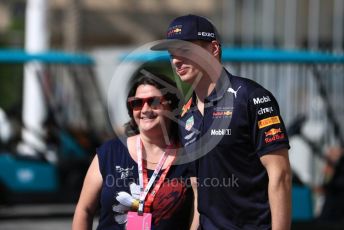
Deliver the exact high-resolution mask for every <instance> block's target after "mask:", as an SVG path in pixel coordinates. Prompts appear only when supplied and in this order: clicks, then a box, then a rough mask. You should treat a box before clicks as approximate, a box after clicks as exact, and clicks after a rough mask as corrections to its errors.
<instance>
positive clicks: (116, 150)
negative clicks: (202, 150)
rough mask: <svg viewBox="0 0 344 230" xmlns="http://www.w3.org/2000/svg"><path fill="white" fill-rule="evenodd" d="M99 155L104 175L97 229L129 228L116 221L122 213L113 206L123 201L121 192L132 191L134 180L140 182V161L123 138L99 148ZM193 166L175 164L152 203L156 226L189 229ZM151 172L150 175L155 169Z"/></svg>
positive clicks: (191, 208) (153, 222) (159, 227)
mask: <svg viewBox="0 0 344 230" xmlns="http://www.w3.org/2000/svg"><path fill="white" fill-rule="evenodd" d="M125 143H126V139H125ZM97 155H98V159H99V169H100V172H101V174H102V177H103V185H102V189H101V196H100V205H101V209H100V218H99V225H98V228H97V229H112V230H114V229H125V224H120V223H118V222H117V221H116V216H117V217H118V215H121V213H117V212H115V211H113V206H114V205H118V204H119V202H118V201H117V200H116V195H117V193H118V192H121V191H124V192H127V193H128V194H130V188H129V185H130V184H131V183H133V182H135V183H136V184H139V179H138V169H137V163H136V162H135V161H134V160H133V159H132V158H131V156H130V154H129V152H128V148H127V146H125V145H124V144H123V143H122V142H121V140H120V139H112V140H110V141H108V142H106V143H104V144H103V145H102V146H101V147H99V148H98V149H97ZM189 168H190V166H189V165H188V164H183V165H172V166H171V168H170V170H169V172H168V173H167V175H166V178H165V181H164V183H163V184H162V185H161V187H160V189H159V191H158V192H157V194H156V196H155V199H154V201H153V203H152V205H151V213H152V217H153V219H152V229H154V230H158V229H164V230H168V229H171V230H172V229H174V230H175V229H180V230H183V229H189V227H190V222H191V215H192V210H193V206H192V204H193V193H192V188H191V185H190V180H189V176H190V175H191V172H190V170H189ZM147 171H148V177H150V176H151V175H152V173H153V170H147ZM162 171H163V170H162ZM160 174H161V173H160ZM159 176H160V175H159ZM158 178H159V177H158ZM158 178H157V179H156V181H157V180H158ZM124 215H125V214H124Z"/></svg>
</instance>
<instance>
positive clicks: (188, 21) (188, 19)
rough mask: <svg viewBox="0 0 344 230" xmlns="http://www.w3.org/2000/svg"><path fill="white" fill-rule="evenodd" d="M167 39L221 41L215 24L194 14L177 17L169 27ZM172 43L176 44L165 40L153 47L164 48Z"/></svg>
mask: <svg viewBox="0 0 344 230" xmlns="http://www.w3.org/2000/svg"><path fill="white" fill-rule="evenodd" d="M166 39H167V40H184V41H194V40H203V41H209V42H211V41H213V40H217V41H218V42H219V43H220V37H219V34H218V32H217V30H216V28H215V26H214V25H213V24H212V23H211V22H210V21H209V20H208V19H207V18H205V17H201V16H197V15H192V14H189V15H185V16H180V17H178V18H175V19H174V20H173V21H172V22H171V24H170V26H169V27H168V30H167V34H166ZM172 44H175V42H172V41H165V42H161V43H159V44H157V45H155V46H153V47H152V48H151V49H152V50H164V49H167V48H168V47H170V45H172Z"/></svg>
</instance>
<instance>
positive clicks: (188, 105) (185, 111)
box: [180, 98, 192, 117]
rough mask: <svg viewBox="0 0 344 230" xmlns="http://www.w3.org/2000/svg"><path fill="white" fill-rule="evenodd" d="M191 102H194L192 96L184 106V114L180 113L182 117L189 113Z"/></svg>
mask: <svg viewBox="0 0 344 230" xmlns="http://www.w3.org/2000/svg"><path fill="white" fill-rule="evenodd" d="M191 104H192V98H190V100H189V101H188V102H187V103H186V104H185V105H184V106H183V108H182V114H181V115H180V116H181V117H183V116H184V115H185V114H186V113H187V111H189V109H190V108H191Z"/></svg>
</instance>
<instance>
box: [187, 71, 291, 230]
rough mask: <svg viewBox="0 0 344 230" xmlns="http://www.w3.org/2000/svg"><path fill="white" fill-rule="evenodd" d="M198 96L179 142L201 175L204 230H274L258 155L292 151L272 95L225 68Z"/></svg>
mask: <svg viewBox="0 0 344 230" xmlns="http://www.w3.org/2000/svg"><path fill="white" fill-rule="evenodd" d="M195 102H196V97H195V95H194V96H193V98H191V99H190V101H189V102H188V103H187V104H186V105H185V106H184V108H183V113H182V115H181V118H180V124H181V127H180V134H181V141H182V144H183V146H184V148H185V152H186V154H189V155H190V159H196V158H197V160H196V161H194V165H195V173H196V175H197V177H198V209H199V212H200V215H201V219H200V222H201V226H202V228H204V229H241V230H242V229H270V228H271V214H270V206H269V202H268V175H267V171H266V169H265V168H264V166H263V165H262V163H261V162H260V157H261V156H263V155H265V154H269V153H270V152H272V151H275V150H278V149H281V148H289V143H288V137H287V133H286V129H285V126H284V124H283V120H282V118H281V116H280V111H279V107H278V104H277V102H276V100H275V98H274V97H273V95H272V94H271V93H270V92H269V91H268V90H266V89H264V88H263V87H262V86H260V85H259V84H258V83H256V82H254V81H251V80H249V79H245V78H241V77H236V76H233V75H231V74H229V73H228V72H227V71H225V70H223V71H222V74H221V77H220V78H219V80H218V82H217V84H216V87H215V89H214V90H213V92H212V93H211V94H210V95H209V96H208V97H207V98H206V100H205V107H204V115H202V114H201V113H200V112H199V110H198V109H197V106H196V103H195Z"/></svg>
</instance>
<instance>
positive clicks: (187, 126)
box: [185, 116, 195, 131]
mask: <svg viewBox="0 0 344 230" xmlns="http://www.w3.org/2000/svg"><path fill="white" fill-rule="evenodd" d="M194 123H195V120H194V117H193V116H191V117H190V118H189V119H187V120H186V123H185V129H186V130H187V131H190V130H191V129H192V127H193V125H194Z"/></svg>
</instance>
